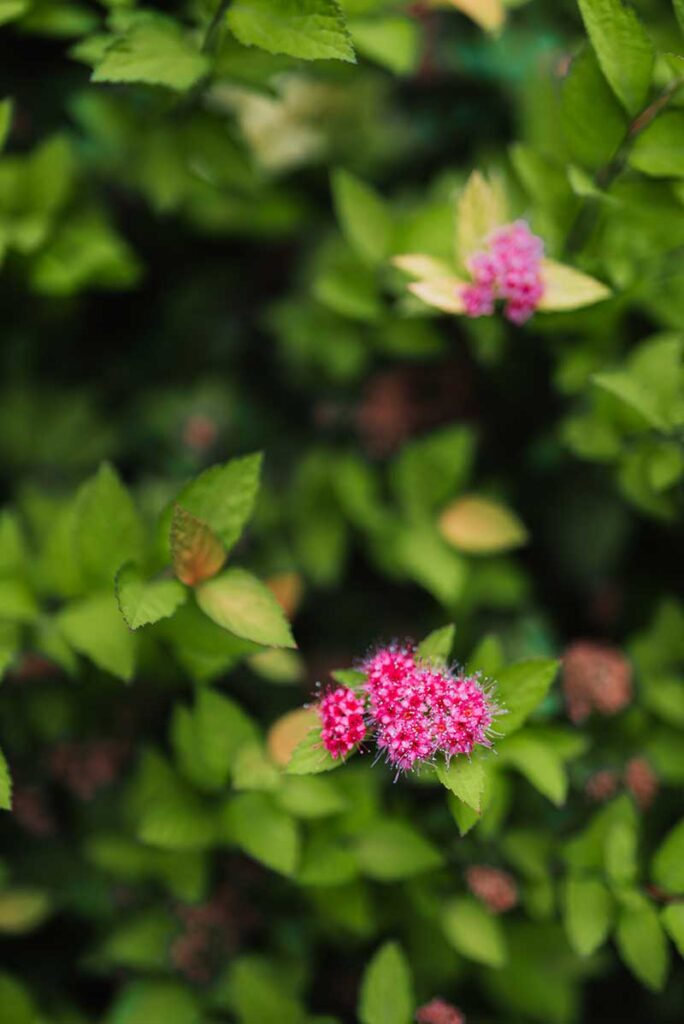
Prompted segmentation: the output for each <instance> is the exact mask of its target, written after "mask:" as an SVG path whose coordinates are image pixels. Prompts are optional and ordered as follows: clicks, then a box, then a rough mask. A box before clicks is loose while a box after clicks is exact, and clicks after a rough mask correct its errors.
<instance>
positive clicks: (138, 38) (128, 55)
mask: <svg viewBox="0 0 684 1024" xmlns="http://www.w3.org/2000/svg"><path fill="white" fill-rule="evenodd" d="M208 70H209V61H208V59H207V57H206V56H204V54H202V53H200V51H199V50H198V49H197V47H196V46H195V44H194V43H193V41H192V39H191V38H190V36H189V35H188V34H186V33H185V32H184V31H183V29H182V28H181V26H180V24H179V23H177V22H176V21H174V20H173V19H172V18H165V17H162V16H155V17H153V18H152V17H150V18H147V19H145V20H141V21H139V22H133V24H132V25H131V27H130V29H129V31H128V32H126V33H125V34H124V35H123V36H122V37H120V38H118V39H115V40H114V41H113V42H112V45H111V46H109V47H108V48H107V50H106V51H105V53H104V56H103V57H102V59H101V60H99V61H98V63H97V64H96V65H95V69H94V71H93V75H92V79H93V81H94V82H133V83H142V84H145V85H162V86H166V87H167V88H168V89H175V90H177V91H178V92H186V91H187V90H188V89H190V88H192V86H193V85H195V84H196V83H197V82H198V81H199V80H200V79H201V78H202V77H203V76H204V75H205V74H206V73H207V71H208Z"/></svg>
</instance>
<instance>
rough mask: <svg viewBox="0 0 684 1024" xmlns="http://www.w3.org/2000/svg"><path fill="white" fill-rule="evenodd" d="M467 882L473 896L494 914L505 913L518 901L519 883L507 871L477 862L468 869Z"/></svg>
mask: <svg viewBox="0 0 684 1024" xmlns="http://www.w3.org/2000/svg"><path fill="white" fill-rule="evenodd" d="M466 882H467V884H468V888H469V889H470V891H471V892H472V894H473V896H476V897H477V899H478V900H479V901H480V902H481V903H484V905H485V906H486V907H488V909H489V910H491V911H492V913H494V914H505V913H506V911H507V910H511V909H512V908H513V907H515V906H516V904H517V902H518V886H517V883H516V881H515V879H514V878H513V876H512V875H509V874H508V872H507V871H501V870H500V869H499V868H491V867H487V866H486V865H484V864H476V865H474V866H473V867H470V868H468V870H467V871H466Z"/></svg>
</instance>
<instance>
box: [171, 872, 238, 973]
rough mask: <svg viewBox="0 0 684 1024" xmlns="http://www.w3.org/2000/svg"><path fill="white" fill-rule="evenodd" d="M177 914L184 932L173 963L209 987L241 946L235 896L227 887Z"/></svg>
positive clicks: (173, 948) (173, 953)
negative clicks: (205, 900) (228, 958)
mask: <svg viewBox="0 0 684 1024" xmlns="http://www.w3.org/2000/svg"><path fill="white" fill-rule="evenodd" d="M177 913H178V916H179V918H180V920H181V922H182V932H181V934H180V935H179V936H178V937H177V938H176V939H175V940H174V942H173V943H172V945H171V950H170V956H171V963H172V964H173V966H174V967H175V969H176V970H177V971H179V972H180V973H181V974H184V975H185V977H186V978H187V979H188V980H189V981H192V982H195V984H198V985H206V984H207V983H208V982H210V981H211V980H212V978H213V976H214V974H215V972H216V970H217V969H218V967H219V965H220V964H221V963H223V962H225V959H226V957H227V956H230V955H231V954H233V953H234V952H235V950H236V949H237V946H238V928H237V922H238V919H239V914H238V913H237V908H236V903H235V896H234V893H233V891H232V890H231V889H230V888H228V887H227V886H224V887H223V888H222V889H220V890H219V892H218V893H216V895H215V896H214V897H213V898H212V899H211V900H209V901H208V902H206V903H200V904H197V905H195V906H190V905H184V906H180V907H178V909H177Z"/></svg>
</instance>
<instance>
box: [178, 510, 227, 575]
mask: <svg viewBox="0 0 684 1024" xmlns="http://www.w3.org/2000/svg"><path fill="white" fill-rule="evenodd" d="M171 558H172V561H173V571H174V572H175V574H176V576H177V577H178V579H179V580H181V582H182V583H187V585H188V586H190V587H194V586H195V585H196V584H197V583H201V582H202V580H208V579H211V577H212V576H215V575H216V573H217V572H219V571H220V570H221V569H222V568H223V563H224V562H225V560H226V552H225V549H224V547H223V544H222V543H221V541H220V540H219V538H218V537H217V536H216V534H215V533H214V531H213V530H212V529H210V527H208V526H207V524H206V523H203V522H202V520H201V519H197V517H196V516H193V515H192V514H191V513H190V512H188V511H187V510H186V509H184V508H183V507H182V506H181V505H175V506H174V509H173V519H172V520H171Z"/></svg>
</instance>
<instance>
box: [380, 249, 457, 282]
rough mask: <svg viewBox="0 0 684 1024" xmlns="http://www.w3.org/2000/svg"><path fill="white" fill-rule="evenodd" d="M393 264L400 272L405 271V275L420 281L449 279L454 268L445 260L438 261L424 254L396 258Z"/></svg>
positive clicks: (410, 254)
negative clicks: (440, 278)
mask: <svg viewBox="0 0 684 1024" xmlns="http://www.w3.org/2000/svg"><path fill="white" fill-rule="evenodd" d="M392 263H393V264H394V266H395V267H398V268H399V270H403V271H404V273H405V274H410V275H411V277H415V278H417V280H418V281H431V280H432V279H433V278H435V277H449V275H450V274H451V273H452V268H451V267H450V266H449V264H448V263H446V262H444V260H438V259H436V258H435V257H434V256H425V255H423V254H422V253H407V254H406V255H405V256H395V257H394V259H393V260H392Z"/></svg>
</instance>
